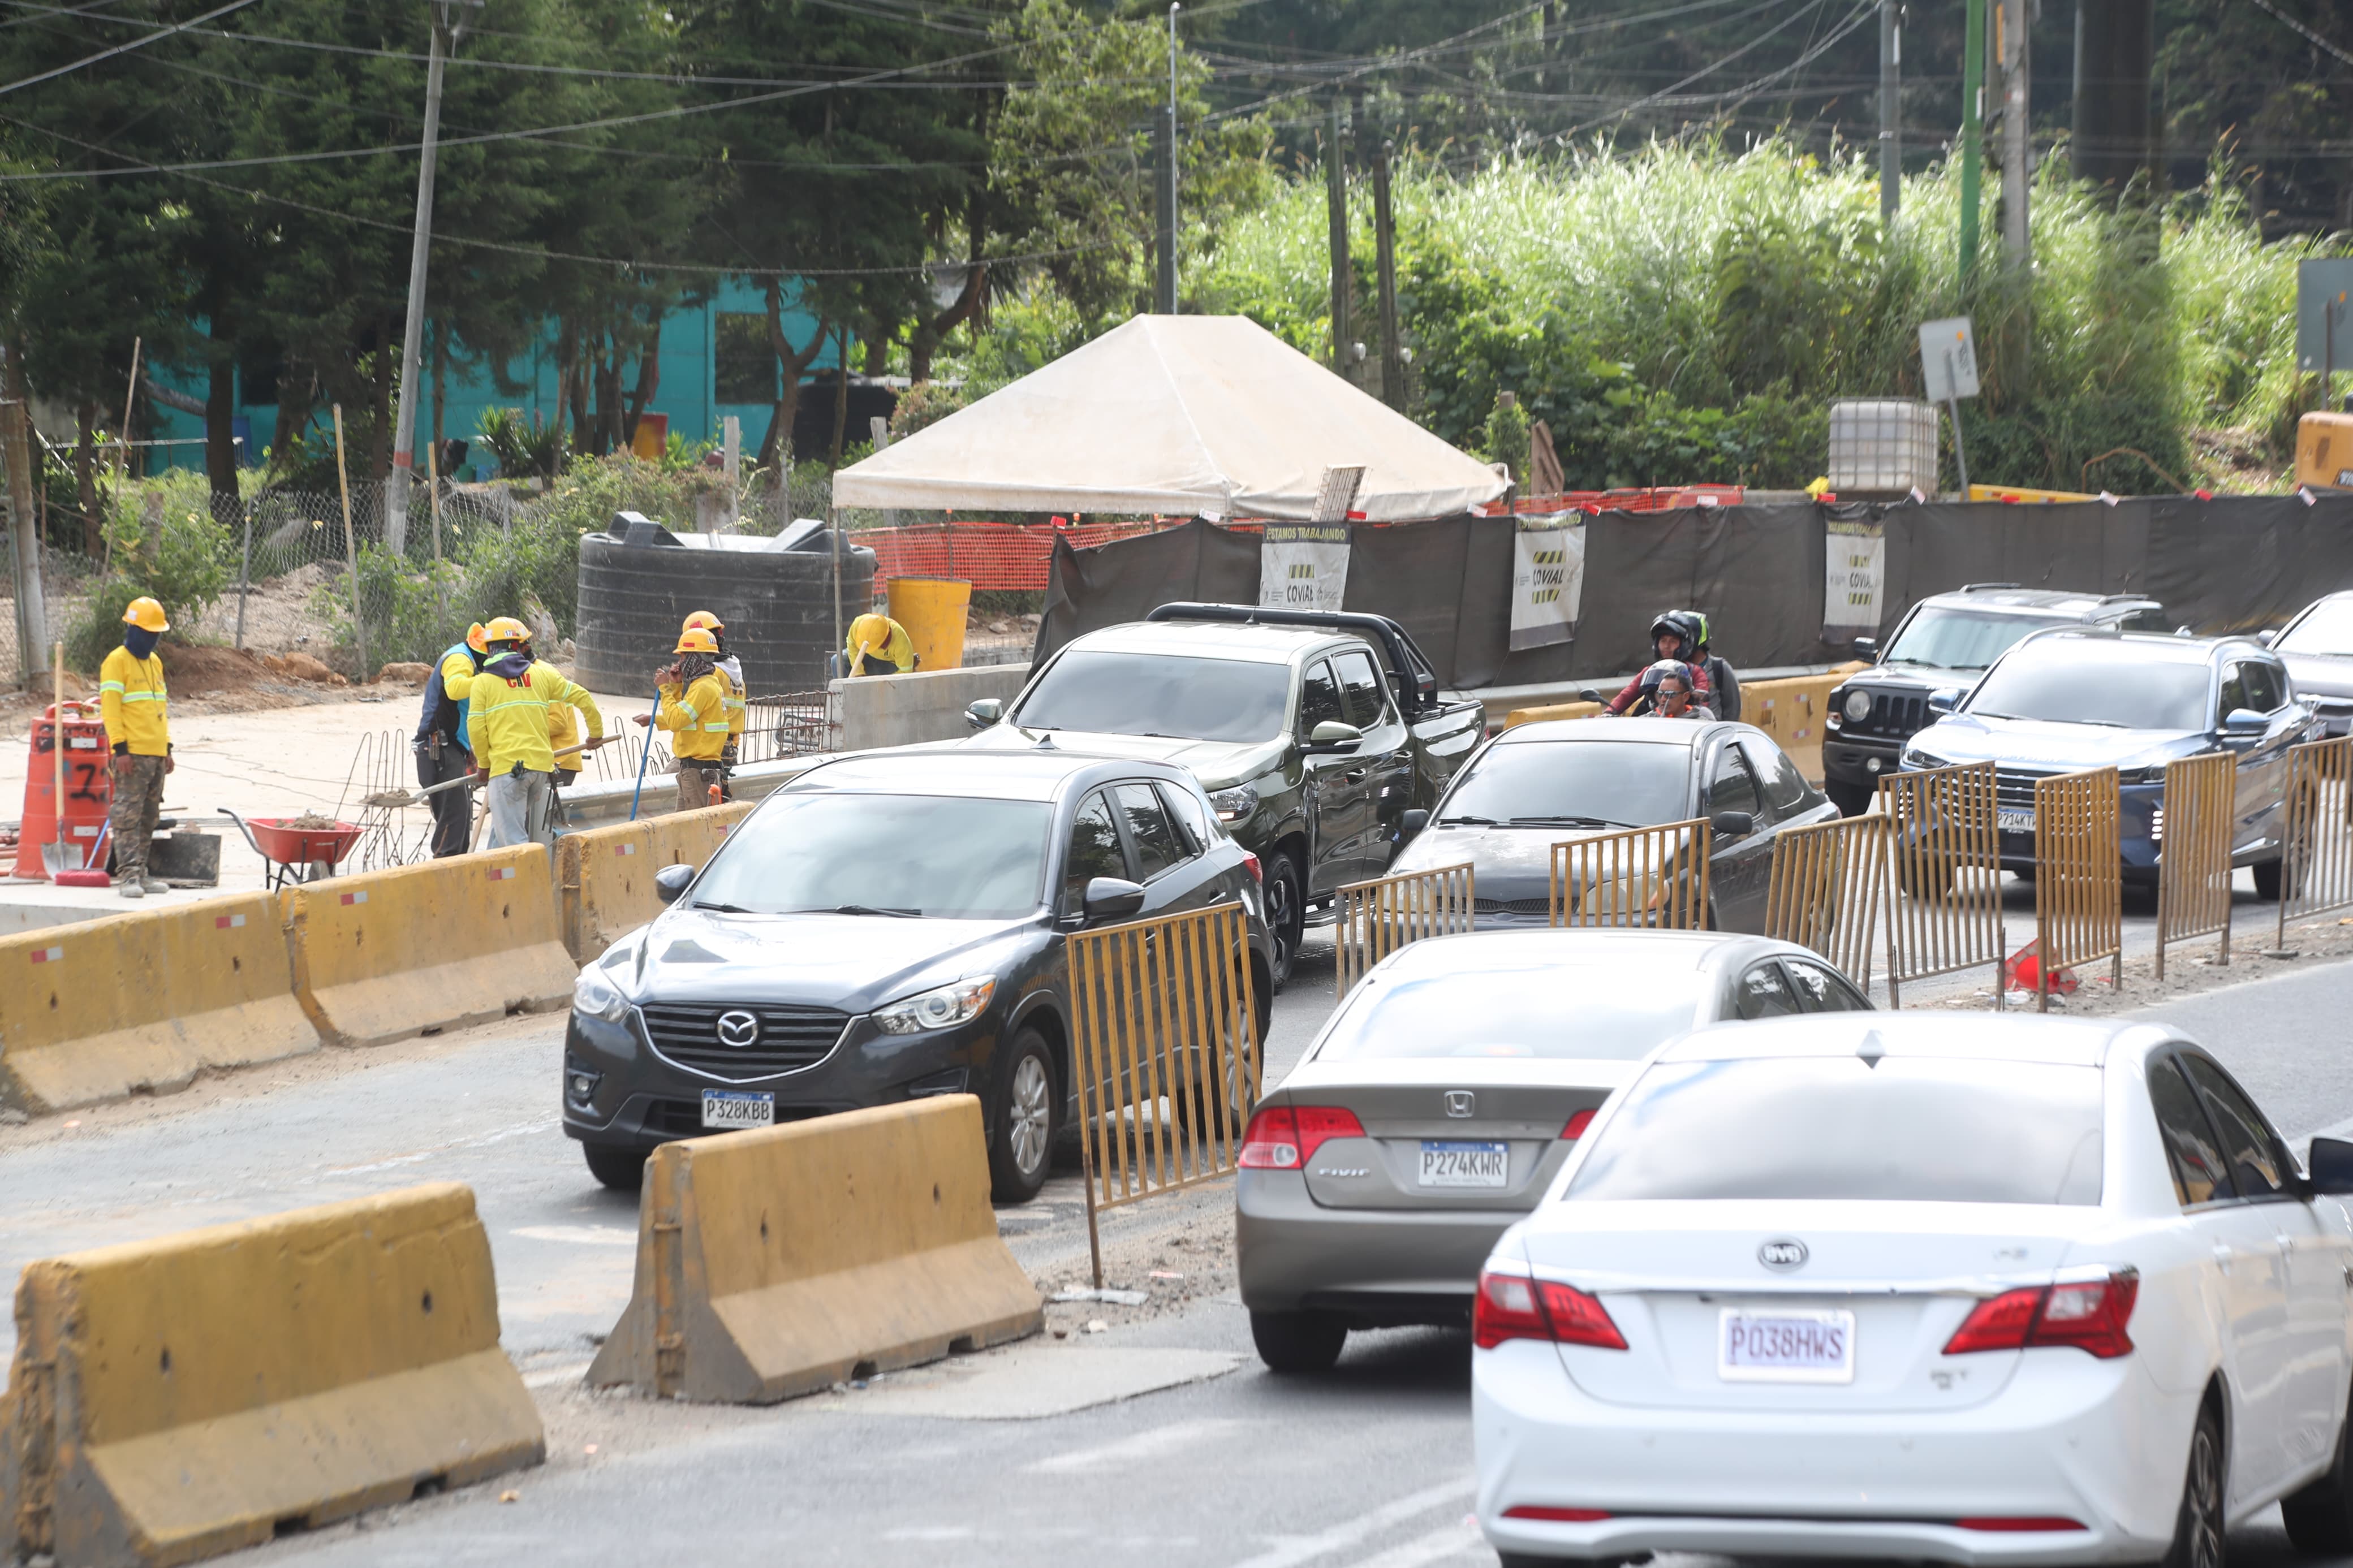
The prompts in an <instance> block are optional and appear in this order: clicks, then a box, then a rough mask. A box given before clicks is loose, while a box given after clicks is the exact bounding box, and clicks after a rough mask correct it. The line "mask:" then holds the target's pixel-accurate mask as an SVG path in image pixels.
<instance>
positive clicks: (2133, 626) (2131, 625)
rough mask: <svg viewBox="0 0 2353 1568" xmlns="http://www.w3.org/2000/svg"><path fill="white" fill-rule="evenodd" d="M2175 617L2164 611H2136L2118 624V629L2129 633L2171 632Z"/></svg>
mask: <svg viewBox="0 0 2353 1568" xmlns="http://www.w3.org/2000/svg"><path fill="white" fill-rule="evenodd" d="M2172 623H2173V617H2172V616H2168V615H2167V614H2166V613H2165V612H2164V611H2163V610H2135V611H2134V612H2133V613H2132V614H2131V615H2129V616H2126V617H2125V618H2124V619H2123V620H2121V621H2118V622H2117V623H2116V626H2117V629H2118V630H2120V631H2127V632H2169V631H2171V630H2172V629H2173V625H2172Z"/></svg>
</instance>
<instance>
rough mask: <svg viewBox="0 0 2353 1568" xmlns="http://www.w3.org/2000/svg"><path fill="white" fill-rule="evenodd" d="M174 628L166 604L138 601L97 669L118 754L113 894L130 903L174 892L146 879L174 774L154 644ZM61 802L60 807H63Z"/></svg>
mask: <svg viewBox="0 0 2353 1568" xmlns="http://www.w3.org/2000/svg"><path fill="white" fill-rule="evenodd" d="M171 629H172V623H171V622H169V621H167V620H165V619H164V606H163V605H159V604H157V603H156V602H155V601H154V600H153V599H149V598H137V599H133V600H132V601H131V603H130V605H129V606H128V607H126V608H125V609H124V610H123V612H122V646H121V647H118V648H116V649H115V650H114V651H113V652H111V653H110V654H108V655H107V656H106V659H105V662H103V663H102V664H100V666H99V667H98V706H99V711H100V714H101V715H102V716H103V717H104V718H105V720H106V742H107V745H108V747H109V748H110V749H111V751H112V752H113V753H114V754H113V756H112V758H111V759H110V761H109V762H108V763H107V767H108V770H109V771H110V772H111V773H112V774H113V775H114V777H113V784H114V789H113V798H112V801H111V806H110V810H109V813H108V822H109V825H110V826H108V828H107V834H108V837H111V838H112V839H113V841H114V890H115V891H116V892H117V893H119V894H121V896H122V897H123V898H126V899H138V898H144V897H145V896H146V895H148V894H149V893H167V892H169V891H171V889H170V887H169V886H168V885H167V884H166V883H164V881H163V879H160V878H156V877H151V876H149V875H148V874H147V847H148V846H149V845H150V844H152V843H153V842H154V838H155V819H156V816H158V815H159V814H160V813H161V812H162V811H163V809H164V774H165V773H170V772H171V771H172V726H171V722H170V721H169V719H168V718H167V717H166V715H165V713H164V661H163V660H162V659H160V658H156V657H155V643H156V639H157V638H159V637H162V636H163V635H164V633H165V632H167V631H169V630H171ZM64 805H65V803H64V802H63V801H59V802H58V806H59V808H60V809H61V810H62V808H63V806H64Z"/></svg>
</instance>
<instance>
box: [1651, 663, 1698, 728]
mask: <svg viewBox="0 0 2353 1568" xmlns="http://www.w3.org/2000/svg"><path fill="white" fill-rule="evenodd" d="M1642 673H1643V674H1644V675H1645V676H1647V677H1649V678H1651V693H1650V701H1651V717H1652V718H1654V719H1705V718H1708V717H1710V715H1709V713H1708V710H1706V709H1704V708H1703V707H1701V706H1700V705H1699V704H1698V703H1697V702H1695V701H1694V700H1693V693H1692V684H1693V682H1692V669H1691V666H1689V665H1687V664H1684V663H1683V662H1682V661H1681V660H1678V659H1672V658H1662V659H1661V660H1660V661H1659V662H1658V663H1656V664H1654V665H1652V666H1651V668H1648V669H1646V670H1644V671H1643V672H1642Z"/></svg>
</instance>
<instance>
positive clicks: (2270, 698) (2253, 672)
mask: <svg viewBox="0 0 2353 1568" xmlns="http://www.w3.org/2000/svg"><path fill="white" fill-rule="evenodd" d="M2240 668H2242V670H2244V671H2245V673H2246V677H2247V706H2248V707H2250V708H2252V709H2253V710H2255V711H2256V712H2258V713H2272V712H2276V711H2277V710H2279V709H2280V708H2281V707H2282V706H2283V705H2284V704H2285V703H2286V701H2287V682H2286V681H2284V680H2283V679H2280V672H2279V670H2278V669H2276V668H2274V667H2272V666H2271V665H2268V664H2261V663H2253V664H2245V665H2242V666H2241V667H2240Z"/></svg>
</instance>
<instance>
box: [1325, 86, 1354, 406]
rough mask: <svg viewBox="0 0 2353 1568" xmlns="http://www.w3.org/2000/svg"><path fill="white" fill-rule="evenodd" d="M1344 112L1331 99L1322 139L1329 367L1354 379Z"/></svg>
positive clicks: (1352, 290)
mask: <svg viewBox="0 0 2353 1568" xmlns="http://www.w3.org/2000/svg"><path fill="white" fill-rule="evenodd" d="M1346 135H1347V110H1345V108H1343V107H1342V105H1341V103H1340V100H1338V99H1334V100H1332V121H1331V127H1330V129H1329V130H1328V131H1327V132H1325V134H1324V207H1325V209H1326V212H1327V214H1328V216H1329V218H1330V222H1331V226H1332V368H1333V369H1334V370H1336V371H1338V372H1339V373H1340V374H1342V375H1345V376H1346V377H1348V379H1349V380H1351V381H1354V380H1355V379H1356V374H1355V372H1356V353H1355V351H1354V349H1353V348H1352V347H1351V345H1352V344H1353V343H1354V342H1356V311H1355V310H1354V309H1353V307H1354V305H1355V303H1356V300H1355V295H1356V275H1355V273H1354V271H1353V269H1352V268H1351V267H1350V264H1349V260H1348V153H1347V142H1345V137H1346Z"/></svg>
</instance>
